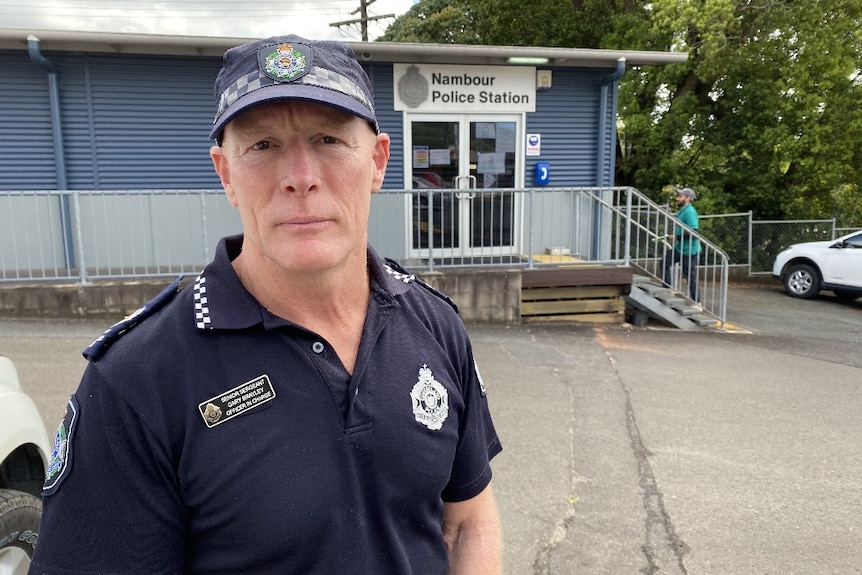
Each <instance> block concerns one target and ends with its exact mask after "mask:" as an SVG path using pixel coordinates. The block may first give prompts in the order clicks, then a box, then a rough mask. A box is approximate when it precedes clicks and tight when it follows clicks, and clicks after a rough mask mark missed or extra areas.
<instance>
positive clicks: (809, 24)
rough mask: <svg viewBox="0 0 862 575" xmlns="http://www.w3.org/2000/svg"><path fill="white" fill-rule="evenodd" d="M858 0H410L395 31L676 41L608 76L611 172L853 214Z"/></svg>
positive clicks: (757, 209)
mask: <svg viewBox="0 0 862 575" xmlns="http://www.w3.org/2000/svg"><path fill="white" fill-rule="evenodd" d="M860 30H862V0H651V1H644V0H533V1H532V2H529V3H524V2H523V1H522V0H453V1H447V0H422V1H421V2H419V4H417V5H416V6H414V7H413V8H412V9H411V10H410V11H409V12H408V13H407V14H405V15H404V16H402V17H401V18H399V19H397V20H396V21H395V23H394V24H393V25H392V27H390V29H389V30H388V31H387V34H386V36H385V38H386V39H388V40H397V41H408V42H447V43H448V42H459V43H470V44H475V43H482V44H491V45H534V46H568V47H587V48H609V49H617V50H660V51H668V50H674V51H685V52H687V53H688V54H689V60H688V61H687V62H686V63H685V64H677V65H669V66H651V67H643V68H634V69H630V70H628V71H627V73H626V75H625V76H624V77H623V79H622V81H621V82H620V89H619V99H618V110H619V131H618V150H617V160H616V166H617V173H616V182H617V184H620V185H632V186H635V187H637V188H639V189H641V190H643V191H644V192H645V193H647V194H650V195H652V196H653V197H654V198H655V199H657V200H658V201H661V202H665V201H666V200H667V198H666V197H664V196H663V195H662V194H663V189H666V187H667V185H668V184H670V183H674V184H685V185H688V186H691V187H694V188H696V189H697V190H698V191H699V193H700V199H699V203H698V207H699V210H700V211H701V213H709V212H722V211H723V212H742V211H748V210H751V211H753V212H754V214H755V217H758V218H803V217H804V218H832V217H835V218H837V220H838V223H839V226H841V225H848V226H849V225H858V223H859V222H860V221H862V169H860V166H862V105H860V102H862V98H860V96H862V32H860Z"/></svg>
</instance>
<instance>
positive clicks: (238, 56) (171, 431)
mask: <svg viewBox="0 0 862 575" xmlns="http://www.w3.org/2000/svg"><path fill="white" fill-rule="evenodd" d="M215 92H216V99H217V106H218V109H217V113H216V117H215V121H214V124H213V127H212V132H211V137H212V138H213V139H214V140H215V141H216V142H217V145H215V146H213V148H212V149H211V152H210V155H211V157H212V160H213V164H214V166H215V170H216V172H217V173H218V175H219V177H220V178H221V181H222V184H223V186H224V189H225V192H226V194H227V197H228V199H229V201H230V202H231V204H232V205H233V206H235V207H236V208H237V209H238V210H239V214H240V217H241V219H242V224H243V234H242V235H239V236H234V237H228V238H224V239H222V240H221V242H220V243H219V246H218V249H217V253H216V256H215V258H214V260H213V261H212V262H211V263H210V264H208V265H207V266H206V268H205V269H204V270H203V272H202V273H201V274H200V275H199V276H198V277H197V278H196V279H194V281H193V282H190V285H188V286H186V287H184V288H182V289H181V288H180V285H181V284H180V282H179V280H178V281H176V282H174V284H172V285H171V286H169V287H168V288H167V289H166V290H165V291H164V292H162V293H161V294H160V295H159V296H158V297H157V298H155V299H154V300H153V301H151V302H149V303H148V304H147V305H146V306H144V307H143V308H142V309H141V310H139V311H138V312H137V313H136V314H134V315H133V316H132V317H130V318H128V319H126V320H124V321H123V322H121V323H120V324H117V325H116V326H114V327H112V328H111V329H109V330H108V331H107V332H106V333H105V334H103V335H102V337H100V338H99V340H97V341H96V342H94V344H93V345H91V346H90V347H89V348H88V349H87V350H86V351H85V356H86V357H87V358H88V359H89V362H90V363H89V365H88V367H87V370H86V372H85V374H84V377H83V379H82V381H81V384H80V386H79V388H78V390H77V391H76V393H75V394H74V395H73V396H72V398H71V399H70V401H69V403H68V406H67V411H66V416H65V417H64V420H63V423H62V424H61V426H60V428H59V430H58V434H57V440H56V442H55V449H54V453H53V455H52V461H51V465H50V467H49V470H48V473H47V477H46V483H45V490H44V497H43V500H44V515H43V519H42V527H41V533H40V537H39V544H38V547H37V551H36V554H35V557H34V561H33V563H32V565H31V573H45V574H52V575H54V574H72V573H122V574H124V575H134V574H139V573H140V574H144V573H146V574H150V575H152V574H172V573H207V574H214V573H231V574H236V573H243V574H251V573H279V574H290V573H297V574H300V573H301V574H303V575H307V574H315V573H319V574H326V575H334V574H362V575H367V574H370V573H374V574H382V573H399V574H400V573H404V574H409V573H414V574H419V573H421V574H423V575H424V574H440V575H442V574H444V573H470V574H471V575H474V574H486V573H487V574H491V573H500V572H501V558H500V556H501V550H500V526H499V519H498V515H497V511H496V506H495V503H494V499H493V496H492V491H491V485H490V481H491V469H490V464H489V462H490V460H491V458H493V457H494V455H496V454H497V453H498V452H499V451H500V443H499V440H498V438H497V434H496V432H495V430H494V426H493V424H492V422H491V418H490V415H489V411H488V404H487V397H486V391H485V387H484V385H483V384H482V380H481V378H480V375H479V373H478V371H477V368H476V365H475V362H474V360H473V355H472V349H471V345H470V341H469V339H468V337H467V335H466V332H465V329H464V326H463V324H462V323H461V321H460V319H459V318H458V316H457V313H456V309H455V307H454V305H453V304H452V303H451V301H450V300H448V298H446V297H445V296H443V295H442V294H439V293H437V292H435V291H434V290H432V289H431V288H430V287H428V286H426V285H425V284H423V283H422V282H421V281H419V280H417V279H416V278H415V277H414V276H412V275H411V274H409V273H408V272H406V271H405V270H404V269H402V268H399V267H398V266H397V265H396V264H394V263H392V262H387V261H385V260H382V259H381V258H380V257H379V256H378V255H377V254H376V253H375V252H374V251H373V249H372V248H371V247H370V246H368V245H367V222H368V214H369V208H370V197H371V194H372V193H374V192H376V191H378V190H379V189H380V187H381V185H382V183H383V176H384V172H385V170H386V165H387V162H388V159H389V137H388V136H387V135H386V134H384V133H381V132H380V129H379V126H378V123H377V118H376V115H375V111H374V103H373V102H374V100H373V94H372V90H371V85H370V82H369V80H368V78H367V76H366V75H365V73H364V71H363V70H362V68H361V67H360V65H359V64H358V62H357V61H356V59H355V56H354V55H353V53H352V51H351V50H350V49H349V48H348V47H347V46H345V45H344V44H341V43H337V42H322V41H310V40H306V39H304V38H301V37H298V36H284V37H276V38H270V39H267V40H263V41H258V42H253V43H250V44H246V45H243V46H239V47H235V48H232V49H230V50H228V51H227V52H226V53H225V56H224V65H223V67H222V69H221V71H220V72H219V74H218V77H217V79H216V82H215Z"/></svg>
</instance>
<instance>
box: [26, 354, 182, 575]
mask: <svg viewBox="0 0 862 575" xmlns="http://www.w3.org/2000/svg"><path fill="white" fill-rule="evenodd" d="M70 412H71V413H72V414H73V415H70ZM173 467H174V466H173V465H172V463H171V458H170V457H169V456H168V450H167V449H166V443H165V442H164V441H159V440H158V439H157V437H156V435H155V434H154V433H153V432H152V431H151V430H150V429H149V428H148V426H147V415H146V412H145V411H143V410H137V411H136V410H135V409H133V408H132V407H131V406H130V405H129V404H128V403H127V402H126V401H124V400H123V398H121V397H120V396H119V395H118V394H117V392H116V390H115V389H114V388H113V387H112V386H111V385H110V384H109V382H107V381H105V380H104V379H103V378H102V377H101V375H100V374H99V373H98V369H97V367H96V364H92V363H91V364H90V365H89V366H88V368H87V371H86V372H85V374H84V377H83V379H82V381H81V385H80V386H79V388H78V390H77V392H76V393H75V395H73V396H72V398H71V399H70V401H69V407H68V408H67V414H66V417H65V418H64V423H63V424H61V425H60V428H59V429H58V433H57V439H56V440H55V444H54V452H53V454H52V462H51V466H50V467H49V472H48V475H47V479H46V484H45V490H44V491H43V514H42V524H41V528H40V533H39V543H38V546H37V548H36V553H35V556H34V558H33V559H34V560H33V564H32V566H31V573H44V574H51V575H76V574H83V573H100V574H103V575H108V574H123V575H137V574H144V573H146V574H150V575H153V574H158V575H167V574H172V573H182V569H183V557H184V548H185V524H186V521H185V516H184V506H183V504H182V500H181V497H180V493H179V485H178V482H177V479H176V474H175V473H174V471H173Z"/></svg>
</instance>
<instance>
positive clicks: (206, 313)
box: [193, 274, 212, 329]
mask: <svg viewBox="0 0 862 575" xmlns="http://www.w3.org/2000/svg"><path fill="white" fill-rule="evenodd" d="M206 284H207V278H206V277H204V275H203V274H201V275H199V276H198V277H197V279H195V284H194V288H193V289H194V296H195V326H196V327H197V328H198V329H212V318H211V317H210V305H209V298H207V285H206Z"/></svg>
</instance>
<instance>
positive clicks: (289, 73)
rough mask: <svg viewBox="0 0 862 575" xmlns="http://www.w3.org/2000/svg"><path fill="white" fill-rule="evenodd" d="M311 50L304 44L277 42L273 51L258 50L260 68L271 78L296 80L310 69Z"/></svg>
mask: <svg viewBox="0 0 862 575" xmlns="http://www.w3.org/2000/svg"><path fill="white" fill-rule="evenodd" d="M310 64H311V50H310V49H309V48H308V47H306V46H294V45H293V44H279V45H278V46H275V51H274V52H269V53H268V54H266V53H265V52H264V51H263V50H261V52H260V65H261V69H262V70H263V71H264V73H266V75H267V76H269V77H270V78H272V79H273V80H288V81H290V80H296V79H297V78H300V77H302V76H304V75H305V74H306V73H307V72H308V71H309V70H310V69H311V66H310Z"/></svg>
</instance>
